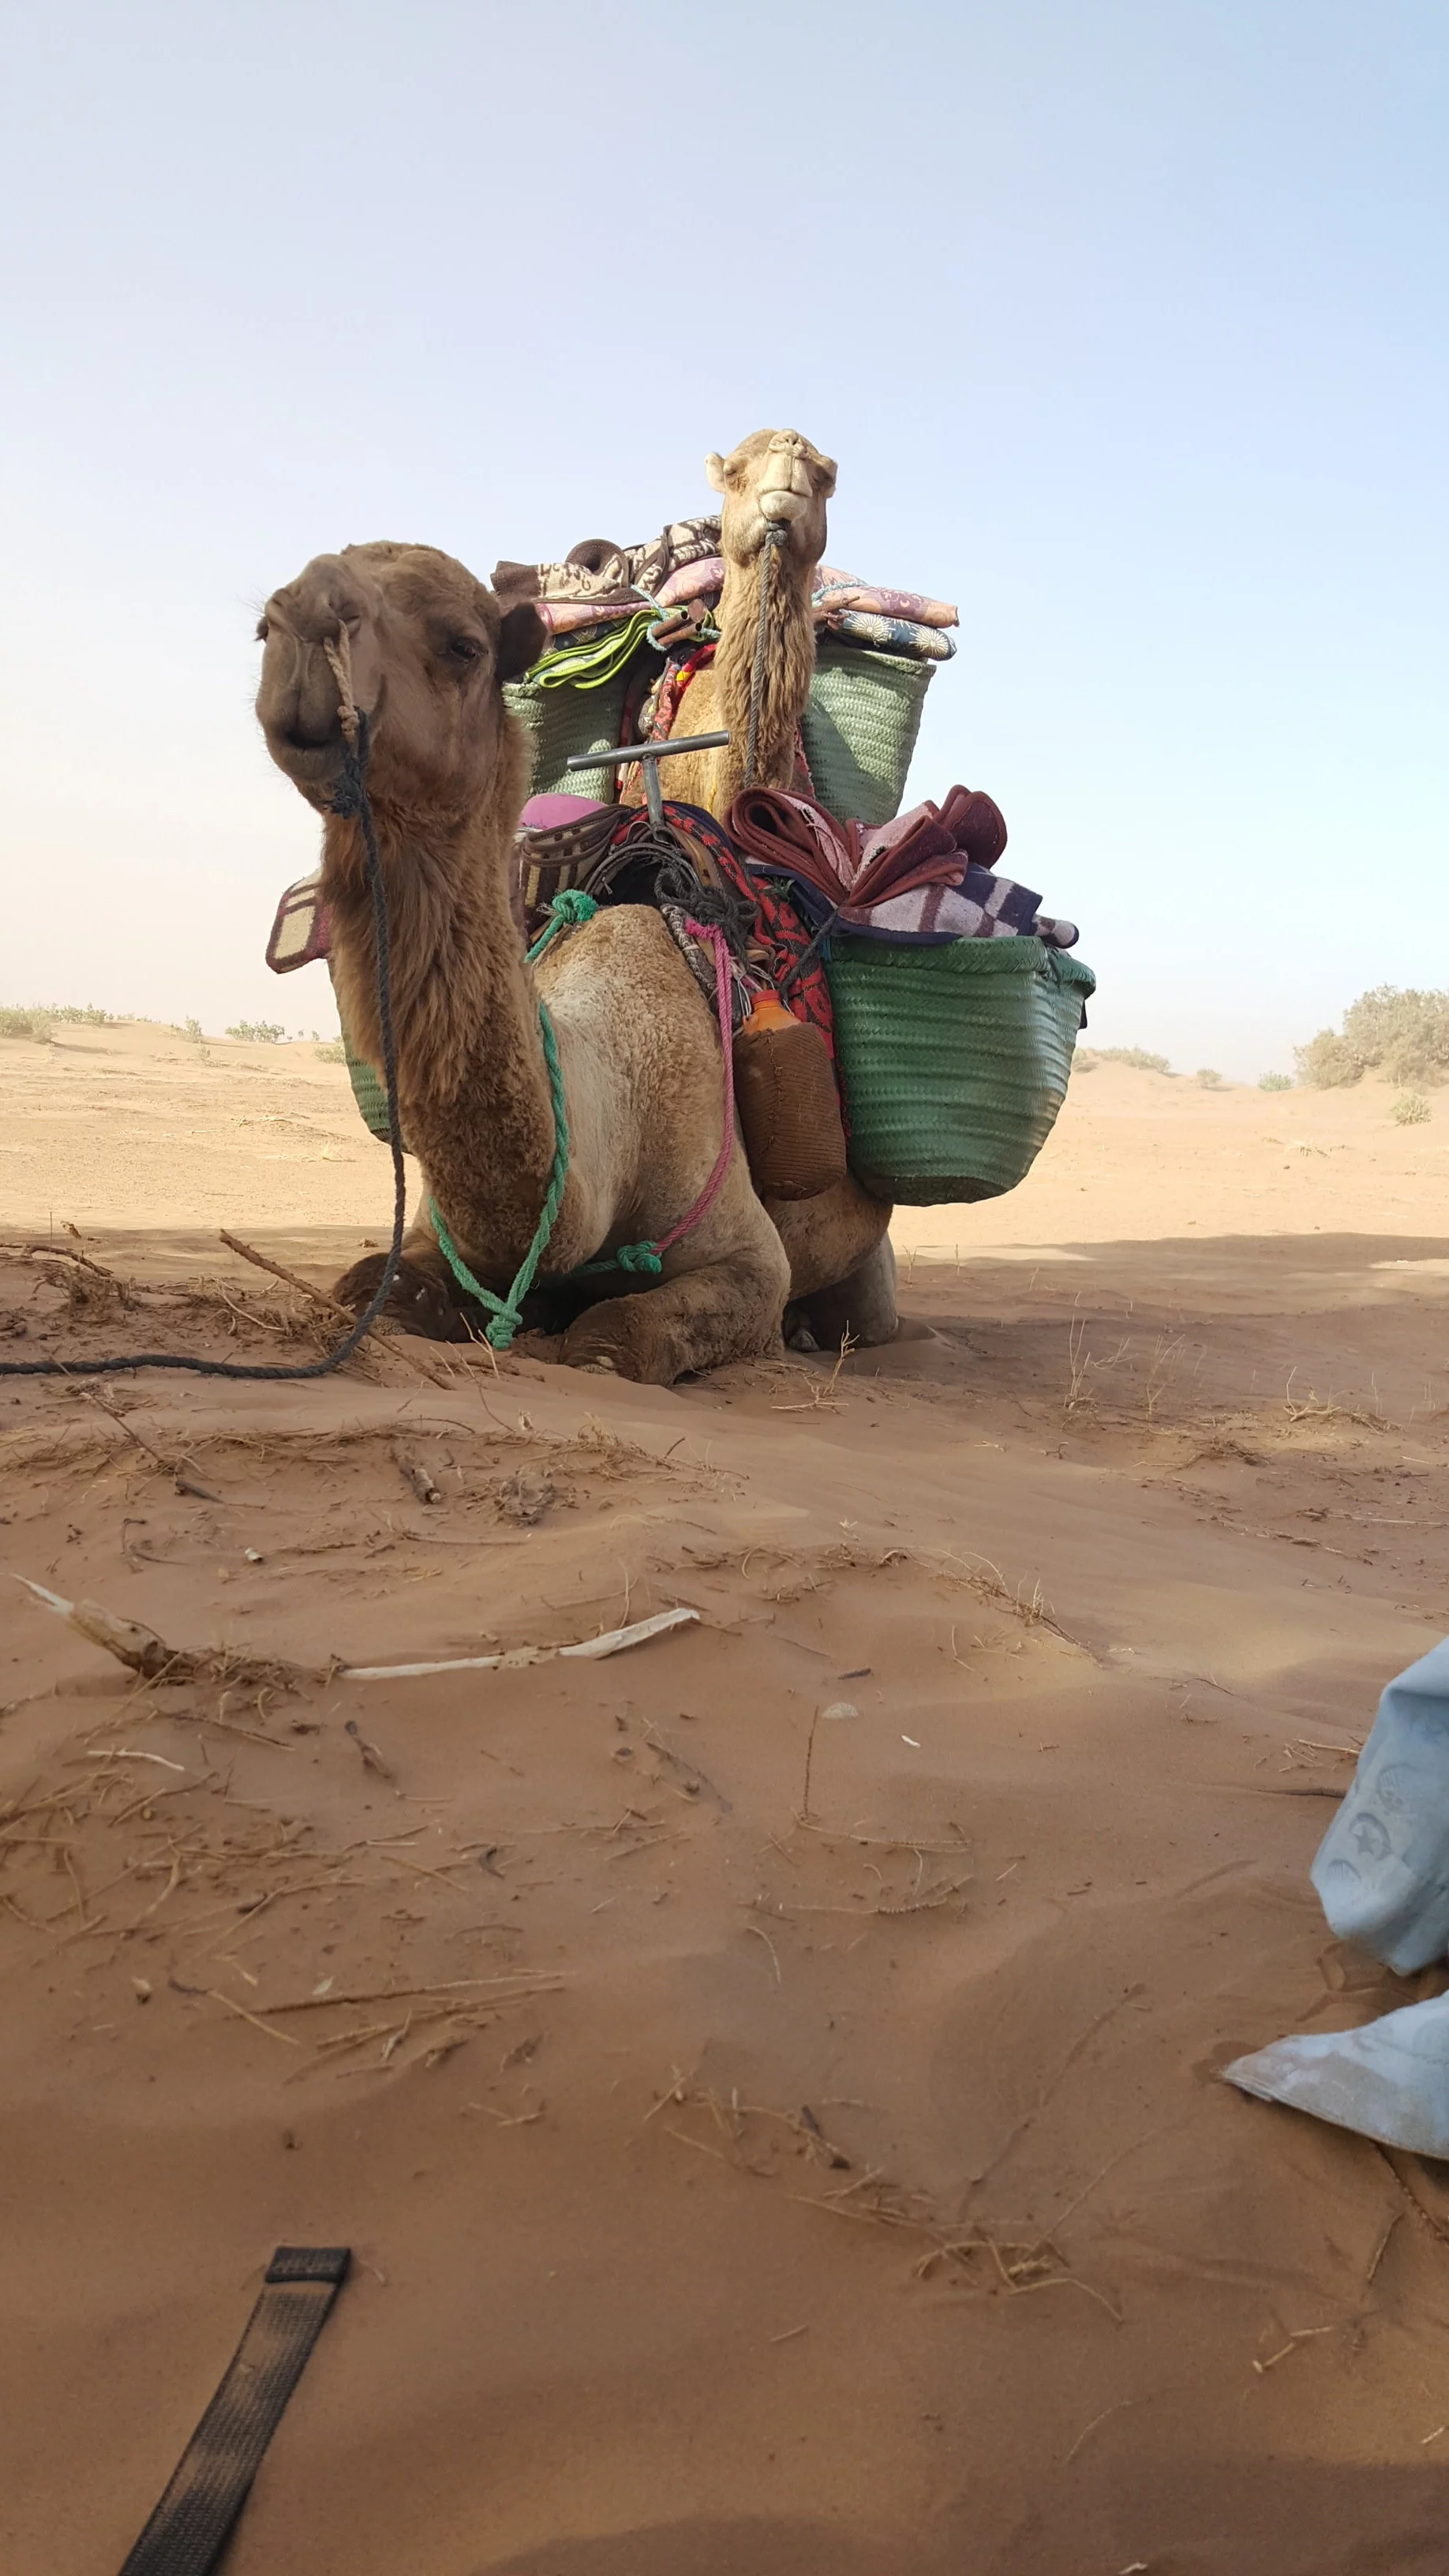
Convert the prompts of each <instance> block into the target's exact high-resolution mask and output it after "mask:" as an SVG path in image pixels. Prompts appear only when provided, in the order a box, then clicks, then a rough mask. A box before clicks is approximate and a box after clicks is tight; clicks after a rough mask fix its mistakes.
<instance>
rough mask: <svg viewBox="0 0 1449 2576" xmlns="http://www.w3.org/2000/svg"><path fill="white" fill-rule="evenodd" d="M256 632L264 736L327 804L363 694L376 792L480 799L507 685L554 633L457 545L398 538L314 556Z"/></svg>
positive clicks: (503, 733)
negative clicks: (488, 586)
mask: <svg viewBox="0 0 1449 2576" xmlns="http://www.w3.org/2000/svg"><path fill="white" fill-rule="evenodd" d="M257 633H258V636H259V637H260V639H261V642H262V645H263V648H264V649H263V652H262V676H261V683H260V685H259V687H258V690H257V715H258V717H259V718H260V721H261V727H262V731H263V733H264V734H265V735H266V739H267V749H268V751H269V752H270V753H271V755H272V758H273V760H274V761H275V762H276V764H277V767H278V768H279V769H281V770H285V772H286V774H287V776H288V777H289V778H290V779H291V781H292V783H293V785H294V786H295V787H297V788H300V790H301V792H302V794H303V795H304V796H305V797H306V799H307V801H308V803H309V804H310V805H315V806H316V807H317V808H318V809H319V811H321V812H324V813H325V812H326V811H328V809H329V808H330V806H331V802H332V796H333V792H334V790H335V789H336V787H337V785H338V783H339V781H340V779H341V777H342V773H343V769H344V766H345V763H346V759H347V751H348V743H347V730H348V724H349V722H350V718H351V707H352V706H355V707H356V708H357V709H358V710H359V711H360V712H361V713H362V714H364V715H366V717H367V718H368V724H369V731H370V741H371V748H370V756H369V760H368V772H367V775H368V786H369V789H370V790H371V792H372V794H373V796H374V798H376V799H380V800H383V801H385V802H388V803H394V804H403V805H408V806H414V807H422V808H425V809H430V810H433V811H439V810H441V811H451V812H454V813H458V814H462V813H465V812H469V811H472V810H473V809H474V808H475V807H476V806H477V805H478V804H479V803H480V802H481V801H482V800H483V798H484V797H485V796H486V794H487V791H488V788H489V785H490V782H491V781H493V780H494V778H495V776H496V775H497V773H498V771H499V769H500V765H501V762H500V755H501V753H502V751H503V748H504V744H505V741H506V740H509V739H511V719H510V718H509V716H508V713H507V710H506V708H505V705H504V701H503V691H502V684H503V682H504V681H505V680H512V679H516V678H517V677H518V676H519V674H520V673H521V672H523V671H526V670H527V669H528V667H529V664H530V663H531V662H534V661H536V660H537V658H538V656H539V654H540V653H541V652H542V651H543V648H544V644H545V641H546V638H545V635H544V629H543V624H542V621H541V619H540V618H539V616H538V613H537V611H536V610H535V609H533V608H531V607H529V606H527V605H525V606H523V607H520V608H512V609H510V610H509V611H508V614H507V615H506V616H505V615H504V614H503V613H502V611H501V610H500V609H499V606H498V602H497V600H496V599H495V598H494V596H493V594H492V592H491V591H489V590H485V589H484V587H483V584H482V583H481V582H480V581H475V580H474V578H473V575H472V574H471V573H470V572H468V571H466V570H465V568H464V566H463V565H462V564H460V563H455V562H454V561H453V558H452V556H451V555H444V554H439V553H438V552H437V550H436V548H435V547H433V546H404V545H389V544H379V545H370V546H346V547H344V548H343V551H342V553H341V554H337V555H317V556H315V557H314V558H313V560H312V562H311V563H309V564H308V566H307V568H306V570H305V572H301V573H299V574H298V575H297V578H296V580H295V581H291V582H288V583H287V584H286V586H285V588H284V589H282V590H276V591H273V593H272V596H271V598H270V599H269V600H268V601H267V604H266V607H265V609H264V610H263V611H262V617H261V623H260V625H259V626H258V628H257ZM348 691H350V697H351V705H350V706H349V705H348V704H347V703H346V698H345V692H348ZM353 730H354V731H355V726H354V727H353ZM502 765H504V766H508V767H511V766H513V765H515V764H512V763H506V764H502Z"/></svg>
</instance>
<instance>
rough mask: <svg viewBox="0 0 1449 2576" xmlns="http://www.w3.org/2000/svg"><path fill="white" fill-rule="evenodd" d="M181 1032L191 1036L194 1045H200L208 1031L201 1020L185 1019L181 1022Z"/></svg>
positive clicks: (187, 1036)
mask: <svg viewBox="0 0 1449 2576" xmlns="http://www.w3.org/2000/svg"><path fill="white" fill-rule="evenodd" d="M181 1034H182V1036H183V1037H184V1038H190V1040H191V1043H192V1045H193V1046H200V1045H201V1043H202V1040H203V1038H204V1037H205V1035H206V1031H205V1030H204V1029H203V1027H202V1025H201V1022H200V1020H183V1021H182V1023H181Z"/></svg>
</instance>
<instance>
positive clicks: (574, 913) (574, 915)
mask: <svg viewBox="0 0 1449 2576" xmlns="http://www.w3.org/2000/svg"><path fill="white" fill-rule="evenodd" d="M548 909H549V914H550V919H549V923H548V927H547V929H546V930H545V931H543V932H542V934H541V935H540V937H539V938H537V939H535V941H534V943H533V946H532V947H531V948H530V950H529V952H528V956H527V959H526V961H525V962H526V963H527V964H528V965H530V966H531V965H532V964H533V961H534V959H535V958H536V957H541V956H542V955H543V952H544V950H545V948H551V947H552V945H553V943H554V941H555V940H556V939H557V937H558V935H559V932H560V931H561V930H576V929H578V927H579V925H580V924H581V923H582V922H585V921H592V920H593V917H594V915H595V913H596V912H597V911H598V909H599V907H598V905H597V904H596V903H595V901H594V898H593V896H592V895H591V894H585V892H584V890H583V888H582V886H566V887H565V889H564V891H563V893H562V894H556V895H555V896H554V899H553V901H552V903H551V904H550V905H549V908H548Z"/></svg>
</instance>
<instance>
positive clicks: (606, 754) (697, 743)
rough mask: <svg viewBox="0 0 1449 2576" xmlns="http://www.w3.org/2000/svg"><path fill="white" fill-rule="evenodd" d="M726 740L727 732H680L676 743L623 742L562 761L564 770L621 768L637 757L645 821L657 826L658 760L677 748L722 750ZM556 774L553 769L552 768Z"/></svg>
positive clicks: (660, 801)
mask: <svg viewBox="0 0 1449 2576" xmlns="http://www.w3.org/2000/svg"><path fill="white" fill-rule="evenodd" d="M728 741H729V735H728V734H727V733H690V734H681V735H680V737H679V739H678V740H677V741H676V742H627V743H625V744H624V746H623V748H622V750H620V751H576V752H575V753H574V754H573V757H572V758H571V759H570V760H567V761H566V762H565V763H564V766H565V768H566V769H625V768H627V767H628V765H629V763H630V761H633V760H637V761H638V762H639V763H640V765H641V767H642V769H643V771H644V798H645V802H646V804H647V805H648V808H649V820H650V822H651V823H653V824H656V825H659V824H662V823H663V821H664V798H663V796H662V795H661V793H660V788H659V763H660V762H661V760H672V759H673V757H674V754H675V753H676V752H677V751H722V750H723V749H724V747H725V745H726V743H727V742H728ZM554 774H555V776H557V774H558V773H557V771H555V773H554Z"/></svg>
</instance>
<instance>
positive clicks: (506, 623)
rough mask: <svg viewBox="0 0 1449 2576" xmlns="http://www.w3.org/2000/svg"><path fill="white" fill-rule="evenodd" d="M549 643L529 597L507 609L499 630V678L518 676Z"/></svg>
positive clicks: (541, 620)
mask: <svg viewBox="0 0 1449 2576" xmlns="http://www.w3.org/2000/svg"><path fill="white" fill-rule="evenodd" d="M547 642H548V628H547V627H546V626H545V624H544V622H543V619H542V618H541V617H540V616H539V613H538V610H537V609H536V608H535V607H534V605H533V602H532V600H531V599H525V600H524V601H523V602H522V603H521V604H520V606H519V607H517V608H510V609H509V611H508V613H507V615H506V617H504V619H503V620H502V623H501V624H500V626H499V629H498V677H499V679H500V680H517V679H521V678H522V676H523V674H524V672H525V671H529V670H531V669H532V668H533V665H534V663H535V662H536V661H537V660H538V657H539V655H540V653H541V652H542V651H543V648H544V646H545V645H546V644H547Z"/></svg>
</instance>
